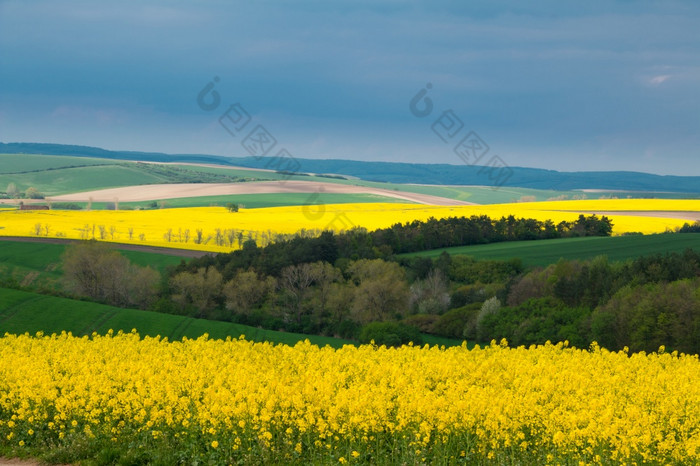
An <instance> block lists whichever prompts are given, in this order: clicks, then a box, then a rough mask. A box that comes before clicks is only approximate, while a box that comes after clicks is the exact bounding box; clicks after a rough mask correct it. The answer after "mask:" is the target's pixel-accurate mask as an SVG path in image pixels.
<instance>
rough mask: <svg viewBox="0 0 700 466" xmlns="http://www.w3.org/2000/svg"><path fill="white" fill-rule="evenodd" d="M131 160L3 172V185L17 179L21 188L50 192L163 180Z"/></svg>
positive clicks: (1, 180) (1, 179) (15, 181)
mask: <svg viewBox="0 0 700 466" xmlns="http://www.w3.org/2000/svg"><path fill="white" fill-rule="evenodd" d="M130 165H131V164H112V165H101V166H87V167H77V168H59V169H55V170H45V171H38V172H31V173H24V174H21V175H14V174H10V175H0V187H5V186H7V185H8V184H9V183H15V184H16V185H17V188H18V189H19V190H20V191H24V190H26V189H27V188H28V187H30V186H32V187H35V188H36V189H38V190H39V192H41V193H43V194H44V195H47V196H55V195H59V194H67V193H74V192H80V191H91V190H95V189H106V188H116V187H120V186H132V185H141V184H154V183H163V182H164V181H165V180H164V179H163V178H162V177H159V176H155V175H152V174H150V173H145V172H143V171H141V170H139V169H137V168H136V167H135V164H133V165H134V166H130Z"/></svg>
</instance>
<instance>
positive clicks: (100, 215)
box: [0, 199, 700, 252]
mask: <svg viewBox="0 0 700 466" xmlns="http://www.w3.org/2000/svg"><path fill="white" fill-rule="evenodd" d="M674 211H675V212H700V201H697V200H675V199H650V200H638V199H621V200H591V201H585V200H584V201H555V202H529V203H512V204H491V205H467V206H450V207H441V206H425V205H418V204H391V203H389V204H386V203H384V204H382V203H377V204H373V203H362V204H334V205H321V206H314V207H313V210H309V207H308V206H288V207H268V208H261V209H241V210H240V211H239V212H236V213H231V212H229V211H228V210H227V209H225V208H223V207H193V208H180V209H159V210H144V211H134V210H121V211H120V210H117V211H112V210H109V211H107V210H101V211H62V210H47V211H8V210H0V226H1V227H2V229H0V235H3V236H46V237H61V238H71V239H98V240H102V241H111V242H117V243H131V244H143V245H150V246H160V247H171V248H183V249H193V250H202V251H212V252H225V251H226V252H227V251H231V250H232V249H238V248H240V247H241V245H242V243H243V242H244V241H245V240H247V239H255V240H256V241H257V243H258V245H265V244H267V243H268V242H272V241H274V240H275V238H276V237H277V236H278V235H291V234H295V233H299V232H301V231H306V232H307V234H309V235H311V236H314V235H317V234H319V233H320V232H321V231H323V230H333V231H336V232H338V231H342V230H347V229H350V228H353V227H364V228H366V229H367V230H370V231H371V230H376V229H379V228H387V227H390V226H391V225H393V224H395V223H405V222H411V221H413V220H427V219H429V218H431V217H434V218H438V219H439V218H446V217H462V216H467V217H469V216H471V215H487V216H489V217H491V218H494V219H498V218H501V217H503V216H506V217H507V216H509V215H513V216H515V217H518V218H534V219H536V220H540V221H545V220H552V221H553V222H554V223H559V222H561V221H568V222H572V221H575V220H576V219H577V218H578V216H579V215H580V214H585V215H590V214H592V213H595V212H598V213H605V215H607V216H608V217H610V218H611V220H612V222H613V224H614V228H613V233H614V234H623V233H628V232H640V233H645V234H648V233H662V232H664V231H666V230H667V229H671V230H672V229H674V228H676V227H680V226H682V225H683V224H684V223H685V222H687V221H688V220H681V219H677V218H669V215H667V214H664V212H674ZM634 212H639V213H641V214H643V215H630V214H631V213H634ZM623 213H624V215H623ZM198 232H200V233H199V236H198Z"/></svg>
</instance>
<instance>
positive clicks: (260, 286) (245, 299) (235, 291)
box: [223, 270, 275, 315]
mask: <svg viewBox="0 0 700 466" xmlns="http://www.w3.org/2000/svg"><path fill="white" fill-rule="evenodd" d="M274 290H275V279H274V278H272V277H265V278H258V274H257V273H255V272H253V271H248V272H245V271H242V270H240V271H238V273H236V275H235V276H234V277H233V279H232V280H230V281H228V282H226V284H225V285H224V288H223V293H224V296H225V297H226V309H229V310H232V311H234V312H236V313H240V314H246V315H247V314H250V311H251V310H252V309H253V308H254V307H257V306H259V305H260V304H262V303H263V302H264V300H265V298H266V297H267V296H268V295H269V294H270V293H271V292H273V291H274Z"/></svg>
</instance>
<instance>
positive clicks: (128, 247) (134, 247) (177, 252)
mask: <svg viewBox="0 0 700 466" xmlns="http://www.w3.org/2000/svg"><path fill="white" fill-rule="evenodd" d="M0 241H21V242H23V243H48V244H73V243H77V242H82V241H85V240H81V239H68V238H37V237H32V236H0ZM115 248H116V249H121V250H125V251H138V252H149V253H153V254H164V255H166V256H177V257H202V256H204V255H206V254H210V253H209V252H207V251H195V250H191V249H178V248H165V247H160V246H148V245H140V244H128V243H115Z"/></svg>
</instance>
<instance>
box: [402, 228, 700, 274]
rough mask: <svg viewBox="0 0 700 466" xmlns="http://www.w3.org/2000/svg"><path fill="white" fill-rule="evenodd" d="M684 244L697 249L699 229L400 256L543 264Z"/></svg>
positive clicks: (620, 257)
mask: <svg viewBox="0 0 700 466" xmlns="http://www.w3.org/2000/svg"><path fill="white" fill-rule="evenodd" d="M687 248H691V249H700V233H684V234H659V235H644V236H642V235H634V236H613V237H587V238H564V239H551V240H539V241H511V242H505V243H493V244H481V245H475V246H459V247H454V248H442V249H433V250H430V251H422V252H416V253H410V254H402V256H404V257H437V256H439V255H440V254H441V253H442V252H443V251H447V252H448V253H450V254H454V255H468V256H472V257H474V258H476V259H480V260H486V259H491V260H507V259H512V258H514V257H519V258H520V259H522V261H523V264H524V265H525V266H545V265H549V264H552V263H555V262H557V261H558V260H559V259H560V258H564V259H568V260H571V259H579V260H585V259H592V258H594V257H596V256H601V255H605V256H608V259H609V260H611V261H624V260H627V259H633V258H636V257H640V256H645V255H651V254H664V253H667V252H682V251H684V250H685V249H687Z"/></svg>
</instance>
